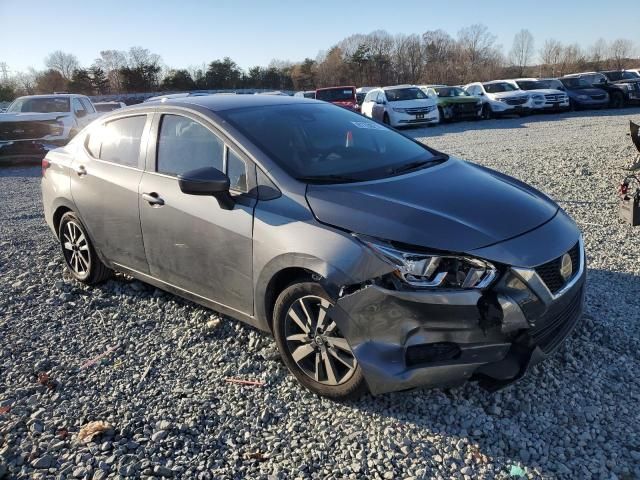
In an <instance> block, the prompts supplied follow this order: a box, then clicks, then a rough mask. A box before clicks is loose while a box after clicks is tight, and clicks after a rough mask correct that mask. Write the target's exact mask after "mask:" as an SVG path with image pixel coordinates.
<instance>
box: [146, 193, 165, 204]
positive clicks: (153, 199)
mask: <svg viewBox="0 0 640 480" xmlns="http://www.w3.org/2000/svg"><path fill="white" fill-rule="evenodd" d="M142 198H143V199H144V200H145V201H146V202H148V203H149V205H157V206H159V207H161V206H162V205H164V200H163V199H162V198H160V196H159V195H158V194H157V193H156V192H151V193H143V194H142Z"/></svg>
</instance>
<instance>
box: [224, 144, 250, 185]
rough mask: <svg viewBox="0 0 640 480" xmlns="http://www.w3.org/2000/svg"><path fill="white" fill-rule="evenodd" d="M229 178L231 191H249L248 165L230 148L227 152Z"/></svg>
mask: <svg viewBox="0 0 640 480" xmlns="http://www.w3.org/2000/svg"><path fill="white" fill-rule="evenodd" d="M227 176H228V177H229V188H231V190H238V191H239V192H246V191H247V164H246V163H245V161H244V160H243V159H242V158H241V157H240V156H239V155H238V154H237V153H236V152H234V151H233V150H231V149H230V148H229V149H228V150H227Z"/></svg>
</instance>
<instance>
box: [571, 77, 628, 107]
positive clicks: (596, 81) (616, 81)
mask: <svg viewBox="0 0 640 480" xmlns="http://www.w3.org/2000/svg"><path fill="white" fill-rule="evenodd" d="M620 72H621V71H615V70H613V71H607V72H584V73H575V74H572V75H566V76H565V77H563V78H582V79H584V80H586V81H587V83H589V84H590V85H591V86H592V87H594V88H600V89H602V90H604V91H606V92H607V93H608V94H609V106H610V107H612V108H622V107H625V106H627V105H630V104H633V103H636V104H637V103H640V76H638V77H636V76H635V75H618V74H620ZM629 73H631V72H630V71H629Z"/></svg>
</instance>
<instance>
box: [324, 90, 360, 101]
mask: <svg viewBox="0 0 640 480" xmlns="http://www.w3.org/2000/svg"><path fill="white" fill-rule="evenodd" d="M355 96H356V94H355V90H354V89H353V88H349V87H347V88H329V89H326V90H316V100H324V101H325V102H349V101H353V99H354V98H355Z"/></svg>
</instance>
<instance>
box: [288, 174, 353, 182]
mask: <svg viewBox="0 0 640 480" xmlns="http://www.w3.org/2000/svg"><path fill="white" fill-rule="evenodd" d="M296 179H298V180H300V181H301V182H308V183H350V182H360V181H361V180H359V179H357V178H353V177H347V176H344V175H307V176H303V177H296Z"/></svg>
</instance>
